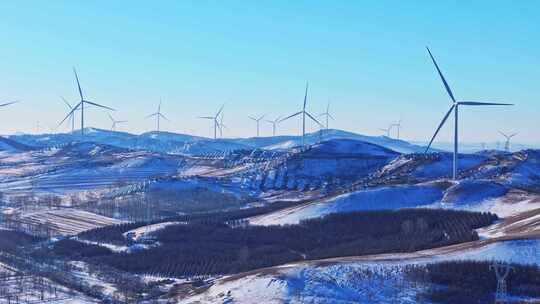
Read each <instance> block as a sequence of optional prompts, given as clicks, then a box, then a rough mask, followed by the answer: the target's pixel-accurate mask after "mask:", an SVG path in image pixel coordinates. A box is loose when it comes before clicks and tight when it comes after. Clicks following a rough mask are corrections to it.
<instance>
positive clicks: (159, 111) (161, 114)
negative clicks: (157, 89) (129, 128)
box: [146, 98, 170, 135]
mask: <svg viewBox="0 0 540 304" xmlns="http://www.w3.org/2000/svg"><path fill="white" fill-rule="evenodd" d="M150 117H156V130H157V133H158V135H159V130H160V129H159V128H160V119H161V118H163V119H165V120H166V121H170V120H169V119H168V118H167V117H165V115H163V113H161V98H160V99H159V104H158V107H157V112H156V113H152V114H150V115H148V116H146V118H150Z"/></svg>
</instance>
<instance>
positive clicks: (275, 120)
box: [265, 116, 279, 136]
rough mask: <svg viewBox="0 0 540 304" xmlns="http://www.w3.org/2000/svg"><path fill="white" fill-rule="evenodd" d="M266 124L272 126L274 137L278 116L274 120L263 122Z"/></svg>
mask: <svg viewBox="0 0 540 304" xmlns="http://www.w3.org/2000/svg"><path fill="white" fill-rule="evenodd" d="M265 121H266V122H268V123H271V124H272V136H276V127H277V125H278V124H279V116H278V117H277V118H276V119H274V120H268V119H267V120H265Z"/></svg>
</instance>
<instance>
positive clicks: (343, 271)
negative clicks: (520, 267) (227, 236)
mask: <svg viewBox="0 0 540 304" xmlns="http://www.w3.org/2000/svg"><path fill="white" fill-rule="evenodd" d="M448 260H484V261H491V260H499V261H508V262H512V263H520V264H531V263H534V264H536V265H540V241H539V240H523V241H507V242H497V243H494V244H489V245H487V246H483V247H480V248H474V249H471V250H467V251H464V252H457V253H452V254H446V253H445V254H442V255H435V256H431V257H422V256H421V255H417V256H416V257H415V258H414V259H401V258H400V256H399V255H386V257H384V258H383V259H381V260H373V261H370V259H369V258H366V259H365V260H363V261H357V262H354V261H353V262H351V261H339V259H332V261H330V262H328V263H318V264H311V265H305V264H304V263H301V264H291V265H284V266H282V267H273V268H272V269H265V270H261V271H256V272H251V273H248V274H243V275H237V276H232V277H229V278H224V279H220V280H218V281H217V282H216V284H215V285H213V286H211V287H210V288H209V289H208V290H206V291H205V292H203V293H202V294H199V295H195V296H192V297H188V298H185V299H183V300H180V301H179V303H314V304H315V303H316V304H319V303H411V304H412V303H417V302H416V300H415V296H416V294H417V293H418V292H420V291H422V290H423V288H424V287H423V286H415V285H412V284H411V283H409V282H407V281H406V280H404V279H403V273H402V271H403V267H405V266H406V265H409V264H411V263H414V264H423V263H431V262H438V261H448Z"/></svg>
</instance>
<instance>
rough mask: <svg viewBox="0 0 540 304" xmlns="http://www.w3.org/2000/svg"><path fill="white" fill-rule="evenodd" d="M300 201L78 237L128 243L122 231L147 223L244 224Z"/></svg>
mask: <svg viewBox="0 0 540 304" xmlns="http://www.w3.org/2000/svg"><path fill="white" fill-rule="evenodd" d="M300 203H302V202H274V203H272V204H269V205H266V206H261V207H253V208H246V209H234V210H228V211H217V212H202V213H191V214H185V215H176V216H171V217H165V218H160V219H157V220H151V221H138V222H132V223H123V224H117V225H111V226H105V227H100V228H95V229H92V230H88V231H85V232H82V233H80V234H79V235H78V237H79V238H81V239H85V240H89V241H94V242H101V243H111V244H116V245H128V242H127V240H126V238H125V237H124V235H123V234H124V233H126V232H128V231H130V230H133V229H136V228H139V227H143V226H147V225H152V224H158V223H163V222H182V223H202V224H206V223H212V224H215V223H220V224H221V223H227V224H229V225H230V226H231V227H237V226H241V225H245V219H246V218H249V217H253V216H257V215H261V214H266V213H270V212H273V211H277V210H280V209H283V208H287V207H291V206H293V205H296V204H300Z"/></svg>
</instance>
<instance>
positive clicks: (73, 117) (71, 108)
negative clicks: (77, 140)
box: [60, 96, 75, 133]
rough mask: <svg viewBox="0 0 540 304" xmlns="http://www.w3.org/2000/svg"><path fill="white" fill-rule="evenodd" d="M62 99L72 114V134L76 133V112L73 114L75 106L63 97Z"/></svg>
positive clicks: (70, 117)
mask: <svg viewBox="0 0 540 304" xmlns="http://www.w3.org/2000/svg"><path fill="white" fill-rule="evenodd" d="M60 98H62V100H63V101H64V103H65V104H66V106H67V107H68V109H69V111H70V113H71V114H70V115H69V120H70V121H71V133H73V132H74V131H75V112H71V110H73V106H72V105H71V104H70V103H69V102H68V101H67V100H66V99H65V98H64V97H63V96H60Z"/></svg>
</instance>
